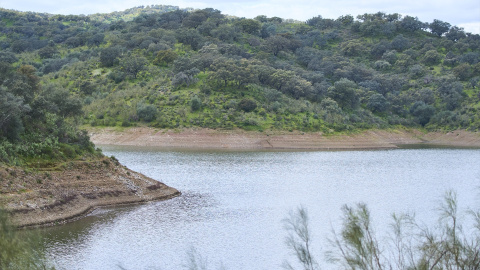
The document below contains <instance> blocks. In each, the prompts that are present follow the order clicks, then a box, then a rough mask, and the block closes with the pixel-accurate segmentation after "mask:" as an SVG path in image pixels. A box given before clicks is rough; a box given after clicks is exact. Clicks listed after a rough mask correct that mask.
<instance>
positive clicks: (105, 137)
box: [89, 127, 480, 150]
mask: <svg viewBox="0 0 480 270" xmlns="http://www.w3.org/2000/svg"><path fill="white" fill-rule="evenodd" d="M89 133H90V136H91V140H92V141H93V142H94V143H95V144H100V145H102V144H108V145H135V146H155V147H161V148H174V149H175V148H189V149H239V150H241V149H252V150H255V149H259V150H260V149H292V150H295V149H297V150H302V149H304V150H348V149H388V148H397V147H398V146H400V145H408V144H427V145H428V144H430V145H445V146H453V147H480V133H479V132H468V131H464V130H458V131H453V132H447V133H445V132H429V133H423V132H421V131H419V130H415V129H412V130H394V131H388V130H368V131H363V132H360V133H355V134H349V135H323V134H322V133H298V132H283V133H281V132H270V133H269V132H265V133H260V132H246V131H242V130H234V131H218V130H209V129H185V130H181V131H171V130H158V129H153V128H148V127H135V128H126V129H122V130H117V129H115V128H103V129H100V128H92V129H90V131H89Z"/></svg>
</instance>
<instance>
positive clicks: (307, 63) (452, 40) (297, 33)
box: [0, 6, 480, 133]
mask: <svg viewBox="0 0 480 270" xmlns="http://www.w3.org/2000/svg"><path fill="white" fill-rule="evenodd" d="M0 18H1V19H0V47H1V48H2V51H1V52H0V61H1V62H7V63H11V64H12V65H13V66H14V67H16V68H18V67H20V66H22V65H29V66H32V67H34V68H35V69H36V74H37V75H38V76H39V77H40V80H41V82H40V85H42V87H43V88H44V89H66V90H67V91H68V92H69V94H70V95H71V97H72V98H73V99H75V100H76V101H78V102H80V103H81V104H82V105H83V108H84V111H83V113H82V114H81V115H80V117H78V118H77V120H78V121H79V122H82V123H84V124H88V125H91V126H135V125H145V123H146V124H147V125H149V126H152V127H157V128H168V129H175V128H190V127H203V128H213V129H235V128H241V129H245V130H259V131H266V130H281V131H287V130H299V131H321V132H324V133H328V132H335V131H344V130H356V129H369V128H390V127H395V126H406V127H425V128H427V129H430V130H451V129H459V128H460V129H467V130H472V131H475V130H478V129H479V128H480V113H479V108H480V91H479V89H478V84H479V81H480V35H477V34H471V33H465V32H464V31H463V29H461V28H458V27H456V26H451V25H450V24H449V23H448V22H443V21H441V20H434V21H433V22H431V23H425V22H421V21H419V20H418V19H417V18H414V17H411V16H401V15H399V14H385V13H381V12H379V13H375V14H364V15H360V16H358V17H357V18H354V17H352V16H350V15H345V16H341V17H339V18H337V19H326V18H322V17H321V16H317V17H314V18H311V19H309V20H307V21H306V22H298V21H293V20H285V19H282V18H278V17H272V18H268V17H266V16H262V15H260V16H257V17H256V18H254V19H245V18H235V17H231V16H225V15H223V14H221V12H220V11H218V10H214V9H203V10H181V9H178V8H174V7H168V8H167V7H164V6H147V7H137V8H133V9H130V10H128V11H125V12H123V13H121V12H119V13H112V14H95V15H91V16H74V15H69V16H63V15H50V14H38V13H31V12H27V13H23V12H16V11H11V10H0ZM46 91H48V92H49V91H50V90H46ZM67 111H68V110H67Z"/></svg>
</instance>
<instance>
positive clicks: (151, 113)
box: [137, 103, 157, 122]
mask: <svg viewBox="0 0 480 270" xmlns="http://www.w3.org/2000/svg"><path fill="white" fill-rule="evenodd" d="M137 115H138V117H139V118H140V119H142V120H143V121H145V122H151V121H153V120H155V118H156V117H157V107H156V106H154V105H145V104H143V103H140V104H139V105H137Z"/></svg>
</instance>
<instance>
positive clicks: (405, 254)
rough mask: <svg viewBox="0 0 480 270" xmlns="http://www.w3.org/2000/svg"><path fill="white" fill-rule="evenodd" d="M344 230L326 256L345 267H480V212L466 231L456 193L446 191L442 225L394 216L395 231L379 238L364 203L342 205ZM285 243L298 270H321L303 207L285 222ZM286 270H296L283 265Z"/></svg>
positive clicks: (441, 208) (471, 213)
mask: <svg viewBox="0 0 480 270" xmlns="http://www.w3.org/2000/svg"><path fill="white" fill-rule="evenodd" d="M342 210H343V217H342V220H343V226H342V229H341V231H340V233H339V234H337V233H336V232H335V231H334V234H333V237H332V238H331V239H329V241H328V242H329V243H330V245H331V249H330V250H329V251H327V252H326V255H327V258H328V260H329V261H330V262H331V263H334V264H336V265H338V266H340V267H341V269H362V270H373V269H378V270H380V269H478V268H479V267H480V212H478V211H477V212H474V211H473V210H469V211H468V213H467V214H468V215H469V216H470V217H472V219H471V220H469V221H472V223H471V225H473V227H472V228H470V227H469V228H463V227H462V223H461V220H462V219H461V218H460V217H462V216H464V213H460V212H459V209H458V205H457V197H456V193H455V192H452V191H450V192H447V193H446V194H445V196H444V200H443V202H442V203H441V204H440V205H439V208H438V214H439V216H438V217H439V219H438V224H437V226H434V227H426V226H425V225H422V224H421V223H418V222H416V221H415V219H414V217H413V216H411V215H406V214H403V215H395V214H394V215H392V217H393V219H392V224H391V229H392V231H391V233H390V235H389V237H388V238H387V239H386V240H385V241H381V240H379V238H378V237H377V235H376V234H375V231H374V229H373V227H374V226H373V224H372V221H371V218H370V212H369V210H368V208H367V206H366V205H365V204H362V203H359V204H357V205H356V206H355V207H351V206H347V205H345V206H344V207H343V209H342ZM284 223H285V228H286V229H287V231H288V232H289V236H288V237H287V240H286V243H287V244H288V246H289V248H290V249H291V250H292V251H293V252H294V254H295V258H296V259H297V262H298V265H300V266H301V268H300V269H305V270H314V269H320V267H319V266H318V263H317V261H316V259H315V258H314V255H313V254H312V253H311V251H310V249H311V248H310V247H311V229H310V227H309V220H308V214H307V211H306V210H305V209H304V208H303V207H300V208H299V209H297V211H296V212H293V213H291V214H290V216H289V217H288V218H287V219H285V220H284ZM284 266H285V269H295V267H293V266H292V264H290V263H288V262H285V264H284Z"/></svg>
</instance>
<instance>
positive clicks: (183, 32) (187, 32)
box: [176, 29, 203, 51]
mask: <svg viewBox="0 0 480 270" xmlns="http://www.w3.org/2000/svg"><path fill="white" fill-rule="evenodd" d="M176 37H177V40H178V42H180V43H183V44H185V45H190V47H191V48H192V49H193V50H195V51H196V50H198V49H200V48H201V47H202V46H203V36H202V35H200V33H198V31H197V30H195V29H180V30H179V31H177V32H176Z"/></svg>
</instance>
